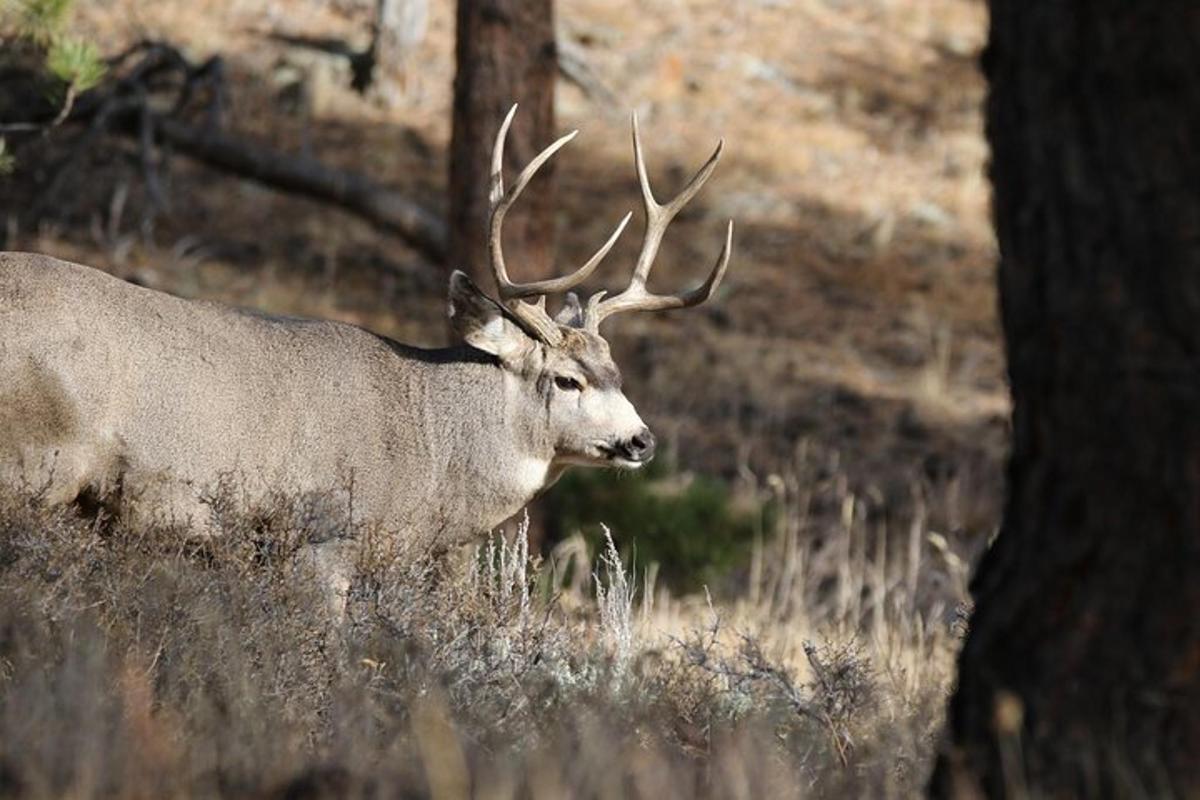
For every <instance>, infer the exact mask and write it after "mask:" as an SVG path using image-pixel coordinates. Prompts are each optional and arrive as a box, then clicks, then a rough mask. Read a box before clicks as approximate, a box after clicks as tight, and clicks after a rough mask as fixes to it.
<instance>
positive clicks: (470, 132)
mask: <svg viewBox="0 0 1200 800" xmlns="http://www.w3.org/2000/svg"><path fill="white" fill-rule="evenodd" d="M457 26H458V27H457V31H456V35H455V38H456V58H457V62H458V63H457V74H456V75H455V78H454V130H453V136H452V141H451V144H450V220H449V221H450V259H449V264H448V266H449V267H450V268H451V269H461V270H463V271H465V272H467V273H468V274H469V275H470V276H471V278H472V279H473V280H474V281H476V283H478V285H480V286H482V287H491V286H492V285H493V284H494V281H493V279H492V277H491V274H490V272H489V269H488V262H487V213H488V179H489V175H488V173H489V171H490V162H491V153H492V142H493V141H494V139H495V136H496V131H497V130H499V128H500V122H501V121H502V120H503V119H504V115H505V114H506V113H507V112H508V109H509V107H510V106H511V105H512V104H513V103H520V104H521V110H520V112H519V113H518V114H517V117H516V120H515V121H514V122H513V126H512V129H511V130H510V131H509V135H508V150H507V153H506V155H505V163H506V165H507V166H508V167H509V176H510V177H509V180H510V181H511V175H512V174H513V173H512V168H513V167H523V166H524V165H525V164H526V163H528V162H529V161H530V160H531V159H532V158H533V157H534V156H535V155H536V154H537V153H538V152H540V150H541V148H543V147H545V146H546V145H548V144H549V143H550V142H551V141H552V140H553V139H554V138H555V137H554V134H555V132H556V131H555V130H554V78H555V74H556V56H555V44H554V41H555V40H554V11H553V0H459V2H458V22H457ZM553 174H554V162H553V160H551V162H550V163H548V164H546V165H545V166H544V167H543V168H542V170H541V172H539V174H538V177H537V178H535V179H534V181H533V182H532V183H531V184H530V186H529V187H528V188H527V189H526V190H525V192H524V194H522V195H521V201H520V202H519V203H517V205H516V206H515V207H514V208H513V211H512V212H511V213H510V214H509V215H508V217H507V218H506V220H505V234H506V235H505V255H506V256H507V257H508V262H509V265H510V269H511V270H512V272H513V277H514V278H515V279H516V280H529V279H532V278H538V277H545V276H546V275H548V274H549V271H550V269H551V266H550V265H551V263H552V261H553V251H554V213H553V212H554V192H553V185H554V181H553Z"/></svg>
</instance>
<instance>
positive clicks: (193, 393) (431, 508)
mask: <svg viewBox="0 0 1200 800" xmlns="http://www.w3.org/2000/svg"><path fill="white" fill-rule="evenodd" d="M515 111H516V106H514V107H513V109H512V110H511V111H510V112H509V114H508V116H507V118H506V119H505V120H504V123H503V125H502V126H501V128H500V131H499V133H498V135H497V137H496V142H495V147H494V151H493V160H492V175H491V194H490V198H491V217H490V229H489V236H490V245H489V247H490V259H491V267H492V271H493V272H494V274H495V279H496V284H497V288H498V299H497V300H493V299H491V298H489V297H487V296H485V295H484V294H483V293H482V292H480V290H479V289H477V288H476V287H475V286H474V284H472V282H471V281H470V280H469V279H468V278H467V276H466V275H464V274H463V273H461V272H455V273H454V274H453V275H452V276H451V278H450V307H449V313H450V320H451V325H452V327H453V329H454V331H456V332H457V334H458V335H459V336H460V337H461V338H462V340H463V343H464V344H462V345H459V346H456V347H450V348H447V349H435V350H425V349H418V348H416V347H410V346H407V345H403V344H399V343H397V342H394V341H391V340H389V339H386V338H383V337H381V336H377V335H375V334H373V333H370V332H368V331H366V330H363V329H361V328H358V327H355V326H352V325H348V324H343V323H339V322H331V321H322V320H312V319H298V318H289V317H276V316H268V315H266V314H262V313H259V312H255V311H248V310H242V309H238V308H233V307H228V306H224V305H220V304H216V303H211V302H200V301H195V300H185V299H180V298H178V297H174V296H171V295H167V294H163V293H160V292H156V291H151V290H149V289H146V288H142V287H139V286H136V285H133V284H130V283H125V282H123V281H121V280H118V279H116V278H114V277H111V276H109V275H107V274H106V273H103V272H99V271H97V270H94V269H90V268H88V267H84V266H79V265H76V264H70V263H66V262H63V261H59V260H56V259H53V258H50V257H47V256H42V255H32V254H22V253H5V254H0V479H2V480H4V481H6V482H8V484H9V485H20V486H24V487H30V488H33V489H36V490H38V491H39V492H40V493H41V496H42V497H43V498H44V499H45V500H46V501H48V502H52V503H63V504H66V503H72V502H80V501H81V500H82V499H84V498H99V499H102V500H103V501H105V502H106V507H107V508H110V509H111V510H112V511H113V513H115V514H117V515H119V516H122V517H124V518H126V519H130V518H133V519H138V520H143V521H146V522H152V523H162V522H167V523H174V524H177V525H180V526H182V527H184V528H186V529H188V530H191V531H194V532H197V533H201V534H203V533H204V532H205V531H210V530H213V529H214V521H213V520H212V519H211V514H212V508H211V503H209V502H207V501H206V497H208V495H207V494H206V493H207V492H210V491H211V490H212V488H213V487H214V486H215V485H216V484H218V482H220V481H221V480H223V479H225V478H226V477H227V476H230V475H233V476H236V477H237V478H239V479H240V480H241V481H242V482H243V483H244V486H239V491H240V492H241V494H242V496H244V497H245V498H246V499H247V501H248V502H253V501H255V500H256V499H264V498H269V497H270V496H271V492H278V491H285V492H290V493H297V494H300V495H304V494H308V493H311V494H319V493H327V492H331V491H337V490H339V488H342V487H344V486H345V485H346V481H347V479H348V478H349V479H351V480H352V485H353V504H352V507H351V508H352V510H351V514H352V516H353V518H354V521H355V522H367V523H374V524H377V525H378V526H380V527H381V529H383V530H387V531H392V532H395V534H396V535H399V536H402V537H408V538H415V537H428V539H429V541H430V542H432V543H434V544H435V545H436V546H438V547H439V548H440V547H445V546H449V545H453V544H456V543H461V542H464V541H467V540H469V539H471V538H473V537H476V536H478V535H481V534H485V533H486V532H488V531H490V530H491V529H492V528H493V527H494V526H496V525H498V524H499V523H500V522H501V521H503V520H504V519H506V518H508V517H509V516H511V515H513V514H514V513H516V512H517V511H519V510H520V509H521V507H522V506H524V505H525V504H526V503H527V502H529V500H531V499H532V498H533V497H534V496H535V495H536V494H538V493H539V492H540V491H542V490H543V489H544V488H546V487H547V486H549V485H550V484H552V483H553V482H554V481H555V480H556V478H557V477H558V476H559V475H560V474H561V473H562V471H563V470H564V469H565V468H566V467H567V466H568V465H572V464H578V465H586V466H615V467H624V468H637V467H640V466H642V465H643V464H645V463H646V462H648V461H649V460H650V458H651V457H652V456H653V454H654V445H655V442H654V436H653V435H652V434H651V432H650V431H649V430H648V429H647V427H646V425H645V424H644V423H643V422H642V419H641V417H639V416H638V413H637V411H636V410H634V407H633V405H632V404H631V403H630V402H629V401H628V400H627V399H626V398H625V395H624V394H623V393H622V391H621V376H620V373H619V372H618V370H617V366H616V364H614V363H613V360H612V358H611V356H610V354H609V347H608V344H607V343H606V342H605V340H604V339H603V338H602V336H601V334H600V325H601V323H602V322H603V321H604V320H606V319H607V318H609V317H612V316H613V315H615V314H620V313H623V312H627V311H658V310H665V309H675V308H687V307H690V306H695V305H697V304H699V303H702V302H704V301H705V300H707V299H709V298H710V297H711V296H712V294H713V292H714V291H715V290H716V288H717V286H718V284H720V282H721V279H722V277H723V276H724V274H725V270H726V267H727V266H728V263H729V255H730V249H731V244H732V236H733V223H732V222H730V223H729V227H728V229H727V231H726V234H725V240H724V245H723V247H722V249H721V252H720V255H719V256H718V258H717V260H716V265H715V266H714V268H713V270H712V272H711V273H710V274H709V275H708V278H707V279H706V280H705V281H704V282H703V284H701V285H700V286H698V287H696V288H694V289H692V290H690V291H685V292H682V293H678V294H655V293H652V292H651V291H650V290H649V289H648V288H647V286H646V280H647V278H648V276H649V274H650V270H651V266H652V265H653V263H654V259H655V256H656V254H657V253H658V249H659V244H660V243H661V241H662V237H663V233H664V231H665V230H666V228H667V225H668V224H669V223H670V222H671V219H672V218H673V217H674V216H675V215H676V214H677V213H678V212H679V210H680V209H681V208H682V207H683V206H684V204H686V203H687V202H688V201H689V200H690V199H691V198H692V197H693V196H694V195H695V194H696V193H697V192H698V191H699V190H700V188H701V187H702V186H703V185H704V183H705V181H707V180H708V178H709V176H710V175H711V174H712V171H713V169H714V167H715V166H716V163H717V160H718V158H719V157H720V154H721V145H718V147H717V149H716V151H715V152H714V153H713V154H712V156H711V157H710V158H709V160H708V162H707V163H706V164H705V165H704V166H703V167H702V168H701V169H700V171H699V172H698V173H696V175H695V176H694V177H693V178H692V179H691V181H690V182H689V183H688V184H687V185H686V186H685V187H684V188H683V190H682V191H681V192H680V193H679V195H678V196H677V197H675V198H674V199H673V200H671V201H670V202H669V203H666V204H665V205H662V204H659V203H658V202H657V201H656V200H655V198H654V194H653V193H652V191H651V189H650V184H649V181H648V179H647V175H646V165H645V163H644V160H643V154H642V143H641V139H640V137H639V134H638V126H637V118H636V117H634V120H633V148H634V163H635V165H636V168H637V175H638V180H639V183H640V185H641V193H642V200H643V202H644V204H645V213H646V229H645V233H644V234H643V238H642V247H641V253H640V255H639V256H638V258H637V263H636V266H635V267H634V271H633V278H632V280H631V282H630V284H629V286H628V288H626V289H625V290H624V291H623V292H621V293H620V294H618V295H616V296H614V297H605V295H604V292H600V293H598V294H595V295H593V296H592V297H591V298H590V299H589V300H587V302H586V303H580V302H579V301H578V300H577V299H576V298H575V296H574V295H573V294H571V295H568V296H567V299H566V302H565V304H564V307H563V310H562V311H561V312H560V313H559V314H558V316H557V317H555V318H551V317H550V316H549V315H548V313H547V311H546V306H545V298H546V296H547V295H552V294H562V293H565V292H568V290H570V289H572V288H574V287H577V286H578V285H579V284H581V283H582V282H583V281H584V280H586V279H587V278H588V277H590V276H591V275H592V273H593V272H594V270H595V269H596V267H597V266H598V265H599V263H600V261H601V260H602V259H603V258H604V256H605V255H606V254H607V253H608V251H609V250H610V249H611V248H612V246H613V244H614V243H615V241H616V240H617V237H618V236H619V235H620V234H621V231H622V230H623V229H624V227H625V225H626V223H627V222H628V221H629V218H630V216H631V215H629V214H627V215H626V216H625V218H624V219H623V220H622V221H621V223H620V224H619V225H618V226H617V228H616V231H615V232H614V233H613V234H612V235H611V236H610V237H609V239H608V241H606V242H605V243H604V245H603V246H602V247H601V248H600V249H599V250H598V251H597V252H596V253H595V255H593V256H592V257H591V258H590V259H589V260H588V261H587V263H585V264H584V265H583V266H582V267H580V268H579V269H578V270H576V271H575V272H574V273H572V274H570V275H567V276H565V277H559V278H553V279H549V280H542V281H537V282H533V283H516V282H514V281H513V280H512V279H511V278H510V277H509V271H508V265H507V264H506V262H505V258H504V251H503V248H502V246H501V230H502V226H503V224H504V217H505V214H506V212H507V211H508V210H509V208H510V207H511V206H512V205H513V203H514V202H515V201H516V200H517V198H518V197H519V196H520V194H521V192H522V190H524V189H525V187H526V186H527V185H528V183H529V181H530V179H531V178H532V177H533V176H534V174H535V173H536V172H537V171H538V169H539V168H540V167H541V166H542V165H543V164H544V163H545V162H546V161H547V160H548V159H549V158H550V157H552V156H553V155H554V154H555V153H556V152H557V151H558V150H559V149H560V148H561V147H562V146H563V145H565V144H566V143H567V142H568V141H570V139H571V138H572V137H573V136H574V135H575V134H574V133H571V134H569V135H567V136H564V137H562V138H561V139H559V140H558V141H556V142H554V143H553V144H551V145H550V146H549V147H547V148H546V149H545V150H544V151H543V152H542V153H540V154H539V155H538V156H537V157H536V158H534V159H533V161H532V162H531V163H530V164H529V165H528V166H526V167H525V168H524V170H522V171H521V173H520V174H519V175H518V176H517V178H516V180H515V182H514V183H513V184H512V186H511V187H510V188H509V189H508V190H507V191H506V190H505V189H504V181H503V177H502V155H503V151H504V143H505V137H506V134H507V132H508V128H509V124H510V123H511V122H512V119H513V114H514V112H515ZM533 298H537V299H536V301H534V302H529V301H530V300H531V299H533Z"/></svg>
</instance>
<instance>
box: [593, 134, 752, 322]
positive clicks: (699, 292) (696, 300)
mask: <svg viewBox="0 0 1200 800" xmlns="http://www.w3.org/2000/svg"><path fill="white" fill-rule="evenodd" d="M724 148H725V140H724V139H721V140H720V141H718V142H717V147H716V149H715V150H714V151H713V154H712V155H711V156H709V158H708V161H706V162H704V166H702V167H700V169H699V170H697V172H696V174H695V175H693V176H692V179H691V180H690V181H688V182H687V185H685V186H684V187H683V189H681V190H680V191H679V193H678V194H677V195H675V197H674V198H672V199H671V201H670V202H668V203H666V204H665V205H664V204H661V203H659V202H658V201H657V200H655V198H654V191H653V190H652V189H651V188H650V179H649V176H648V174H647V171H646V161H645V157H644V154H643V150H642V137H641V132H640V130H639V128H638V118H637V114H636V113H634V115H633V160H634V166H635V168H636V169H637V176H638V185H639V186H640V187H641V190H642V202H643V204H644V206H645V210H646V230H645V233H643V234H642V249H641V252H640V253H639V254H638V259H637V264H636V266H635V267H634V269H633V277H632V278H631V279H630V281H629V286H628V288H626V289H625V291H623V292H621V293H620V294H618V295H616V296H615V297H611V298H609V299H608V300H602V299H601V297H600V296H596V297H593V298H592V299H591V301H589V303H588V313H587V325H588V327H589V328H591V329H592V330H598V329H599V326H600V323H601V322H602V321H603V320H604V319H605V318H606V317H610V316H612V315H613V314H617V313H620V312H622V311H660V310H665V309H671V308H689V307H691V306H695V305H699V304H700V303H703V302H704V301H705V300H708V299H709V298H710V297H712V295H713V293H714V292H715V291H716V289H717V286H718V285H720V283H721V280H722V279H723V278H724V277H725V270H726V268H727V267H728V266H729V256H730V253H731V252H732V249H733V220H730V221H729V227H728V229H727V230H726V232H725V243H724V245H723V246H722V248H721V253H720V255H719V256H718V257H717V263H716V264H715V265H714V267H713V270H712V272H711V273H709V276H708V279H707V280H705V281H704V283H703V284H701V285H700V286H697V287H696V288H694V289H692V290H690V291H687V292H681V293H678V294H669V295H657V294H653V293H651V292H649V291H647V290H646V279H647V278H648V277H649V275H650V270H651V269H652V268H653V266H654V259H655V258H656V257H657V256H658V248H659V246H660V245H661V244H662V237H663V234H664V233H666V230H667V226H668V225H670V224H671V220H673V219H674V218H675V215H676V214H678V213H679V211H680V209H682V208H683V207H684V206H685V205H687V204H688V202H689V201H691V199H692V198H693V197H695V196H696V193H697V192H699V191H700V189H701V188H702V187H703V186H704V184H705V182H707V181H708V179H709V177H710V176H711V175H712V173H713V170H714V169H716V167H717V162H718V161H719V160H720V159H721V151H722V150H724Z"/></svg>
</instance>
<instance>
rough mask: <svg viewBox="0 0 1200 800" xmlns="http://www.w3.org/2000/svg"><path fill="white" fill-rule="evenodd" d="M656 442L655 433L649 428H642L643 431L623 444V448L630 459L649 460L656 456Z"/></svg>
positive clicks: (624, 453)
mask: <svg viewBox="0 0 1200 800" xmlns="http://www.w3.org/2000/svg"><path fill="white" fill-rule="evenodd" d="M654 444H655V441H654V434H653V433H651V432H650V429H649V428H642V430H641V432H639V433H637V434H636V435H634V436H632V437H630V439H629V440H628V441H626V442H625V443H624V444H622V445H621V450H622V451H623V455H624V456H625V457H626V458H628V459H629V460H630V461H649V460H650V459H652V458H654Z"/></svg>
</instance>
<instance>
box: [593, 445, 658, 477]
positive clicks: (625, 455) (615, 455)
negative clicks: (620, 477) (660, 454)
mask: <svg viewBox="0 0 1200 800" xmlns="http://www.w3.org/2000/svg"><path fill="white" fill-rule="evenodd" d="M592 449H593V450H594V457H595V458H596V460H597V461H600V462H602V463H603V464H604V465H606V466H610V467H616V468H618V469H630V470H633V469H641V468H642V467H644V466H646V464H648V463H650V459H652V458H653V457H654V454H653V452H651V453H649V454H645V455H643V454H635V453H630V452H627V450H626V448H623V447H621V446H619V445H612V444H609V443H608V442H594V443H593V444H592Z"/></svg>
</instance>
